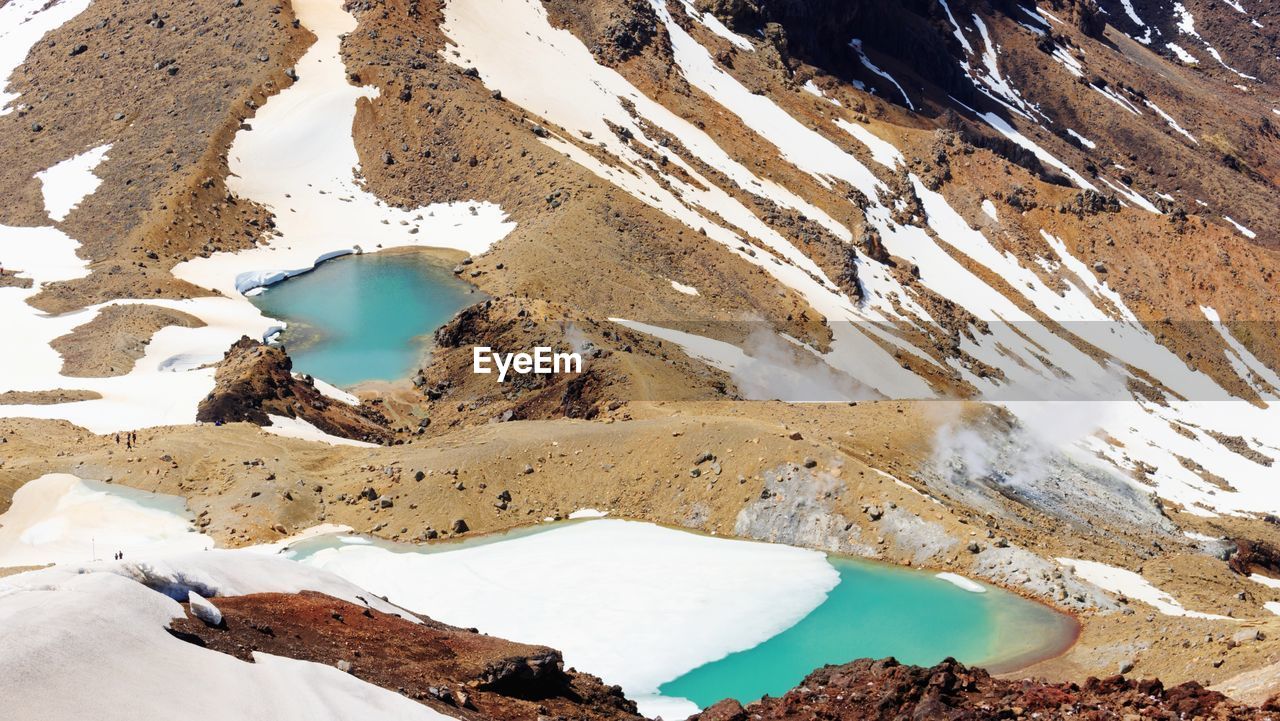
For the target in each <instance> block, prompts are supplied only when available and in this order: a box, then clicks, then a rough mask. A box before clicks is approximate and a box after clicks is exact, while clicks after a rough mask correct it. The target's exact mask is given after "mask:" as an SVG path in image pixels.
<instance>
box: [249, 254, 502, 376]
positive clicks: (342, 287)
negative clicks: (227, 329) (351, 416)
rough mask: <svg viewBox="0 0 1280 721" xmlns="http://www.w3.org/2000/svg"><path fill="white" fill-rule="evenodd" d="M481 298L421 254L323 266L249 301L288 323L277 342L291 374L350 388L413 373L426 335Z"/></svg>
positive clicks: (353, 258)
mask: <svg viewBox="0 0 1280 721" xmlns="http://www.w3.org/2000/svg"><path fill="white" fill-rule="evenodd" d="M482 297H483V296H481V295H479V294H478V293H475V292H473V289H472V287H471V286H470V285H468V284H466V283H464V282H463V281H461V280H459V279H458V278H457V277H455V276H454V275H453V272H452V271H451V266H448V265H446V264H444V263H443V262H441V261H438V260H435V259H433V258H430V257H428V256H426V255H425V254H422V253H390V254H388V253H371V254H365V255H352V256H346V257H343V258H337V259H334V260H330V261H328V262H326V263H322V264H320V265H319V266H317V267H316V269H315V270H313V271H311V272H310V273H306V274H304V275H300V276H297V277H294V278H290V279H289V280H286V281H284V282H282V283H277V284H276V285H273V286H270V287H269V288H268V289H267V290H266V292H264V293H262V294H260V295H256V296H253V297H251V298H250V300H251V301H252V302H253V304H254V305H256V306H258V308H259V309H261V310H262V312H263V313H265V314H266V315H268V316H271V317H273V318H279V319H281V320H284V321H287V322H288V323H289V327H288V329H286V330H285V332H284V333H283V334H282V335H281V336H280V340H281V342H283V343H284V345H285V346H286V347H287V348H288V350H289V355H290V356H291V357H292V358H293V369H294V370H295V371H297V372H299V373H309V374H311V375H313V376H315V377H317V378H320V379H321V380H325V381H328V382H329V383H332V384H334V385H337V386H342V387H350V386H353V385H356V384H358V383H362V382H364V381H371V380H398V379H401V378H405V377H407V376H409V375H410V374H412V373H413V371H414V369H416V368H417V367H418V364H419V362H420V361H421V360H422V355H423V353H424V352H425V350H426V347H427V343H428V342H429V340H430V335H431V333H432V332H433V331H435V329H437V328H439V327H440V326H441V325H443V324H444V323H445V322H446V321H448V320H449V319H450V318H451V317H453V314H454V313H456V312H458V311H459V310H460V309H462V308H464V307H466V306H468V305H471V304H473V303H475V302H477V301H479V300H481V299H482Z"/></svg>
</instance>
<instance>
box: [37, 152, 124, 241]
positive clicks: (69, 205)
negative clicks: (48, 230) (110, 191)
mask: <svg viewBox="0 0 1280 721" xmlns="http://www.w3.org/2000/svg"><path fill="white" fill-rule="evenodd" d="M109 150H111V144H110V143H107V144H106V145H99V146H98V147H96V148H92V149H90V150H86V151H84V152H83V153H81V154H79V155H77V156H74V157H72V158H68V159H66V160H64V161H62V162H61V163H58V164H57V165H54V166H53V167H51V168H48V169H46V170H42V171H40V172H38V173H36V179H37V180H39V181H40V191H41V193H43V194H44V209H45V212H46V213H47V214H48V215H49V218H50V219H52V220H55V221H58V222H61V221H62V220H64V219H65V218H66V217H67V214H68V213H70V212H71V211H72V209H74V208H75V207H76V206H77V205H79V204H80V201H82V200H84V199H85V198H87V197H88V196H90V195H92V194H93V191H95V190H97V189H98V186H99V185H102V178H99V177H98V176H96V175H94V174H93V170H94V168H97V167H98V166H99V165H101V164H102V161H104V160H106V159H107V151H109Z"/></svg>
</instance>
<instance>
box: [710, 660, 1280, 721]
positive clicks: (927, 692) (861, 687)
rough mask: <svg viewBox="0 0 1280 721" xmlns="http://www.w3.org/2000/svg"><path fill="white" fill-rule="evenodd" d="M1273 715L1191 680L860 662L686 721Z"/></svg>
mask: <svg viewBox="0 0 1280 721" xmlns="http://www.w3.org/2000/svg"><path fill="white" fill-rule="evenodd" d="M1277 717H1280V698H1273V699H1271V700H1270V701H1268V702H1267V703H1265V704H1263V705H1262V706H1261V707H1260V708H1254V707H1249V706H1245V705H1242V704H1238V703H1235V702H1233V701H1232V700H1231V699H1229V698H1227V697H1226V696H1223V695H1222V694H1220V693H1218V692H1216V691H1210V690H1208V689H1206V688H1204V687H1203V686H1201V685H1200V684H1198V683H1195V682H1190V683H1184V684H1181V685H1178V686H1173V687H1170V688H1165V687H1164V685H1163V684H1161V683H1160V682H1159V681H1157V680H1144V681H1135V680H1132V679H1126V678H1124V677H1123V676H1113V677H1110V678H1106V679H1097V678H1090V679H1088V680H1086V681H1085V682H1084V683H1083V684H1074V683H1045V682H1042V681H1035V680H1016V681H1014V680H1005V679H997V678H992V677H991V675H990V674H988V673H987V672H986V671H983V670H982V669H979V668H968V667H966V666H964V665H963V664H960V663H958V662H957V661H955V660H953V659H947V660H945V661H943V662H942V663H940V664H938V665H936V666H933V667H931V668H922V667H920V666H905V665H902V664H899V663H898V662H897V661H894V660H893V659H884V660H881V661H873V660H871V659H861V660H858V661H854V662H852V663H848V664H845V665H843V666H827V667H825V668H821V669H819V670H817V671H814V672H813V673H811V674H809V676H808V677H806V678H805V680H804V681H803V682H801V683H800V685H799V686H797V687H796V688H795V689H793V690H791V691H789V692H787V693H786V694H785V695H784V696H782V697H781V698H769V697H765V698H764V699H761V700H760V701H758V702H756V703H753V704H750V705H749V706H747V707H746V708H745V709H744V708H743V707H742V705H741V704H739V703H738V702H737V701H732V700H729V701H721V702H720V703H718V704H716V705H714V706H712V707H710V708H708V709H707V710H706V711H703V712H702V713H701V714H698V715H697V716H693V717H691V718H690V719H689V721H747V720H748V719H750V720H751V721H774V720H775V719H777V720H781V719H788V721H817V720H818V719H823V720H824V721H900V720H902V721H905V720H907V719H911V720H912V721H943V720H946V721H962V720H963V721H979V720H986V719H1022V718H1027V719H1032V718H1034V719H1045V720H1050V719H1064V720H1065V719H1097V720H1098V721H1101V720H1103V719H1117V720H1120V719H1134V720H1136V719H1221V720H1223V721H1226V720H1227V719H1230V720H1231V721H1247V720H1251V719H1257V720H1261V719H1274V718H1277Z"/></svg>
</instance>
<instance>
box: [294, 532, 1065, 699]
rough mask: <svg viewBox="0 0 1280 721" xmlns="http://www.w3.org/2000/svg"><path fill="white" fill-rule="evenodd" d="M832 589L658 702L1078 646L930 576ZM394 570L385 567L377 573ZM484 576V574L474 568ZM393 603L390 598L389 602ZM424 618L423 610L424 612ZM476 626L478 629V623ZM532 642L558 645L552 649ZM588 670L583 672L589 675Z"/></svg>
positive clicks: (994, 664) (884, 570)
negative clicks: (827, 672)
mask: <svg viewBox="0 0 1280 721" xmlns="http://www.w3.org/2000/svg"><path fill="white" fill-rule="evenodd" d="M591 522H592V521H568V522H563V523H548V524H540V525H538V526H533V527H527V528H522V529H517V530H513V531H508V532H506V533H499V534H491V535H485V536H477V537H474V538H469V539H466V540H461V541H445V542H435V543H429V544H408V543H396V542H391V541H384V540H380V539H375V538H370V537H367V536H349V535H324V536H319V537H315V538H311V539H308V540H304V541H300V542H298V543H295V544H293V545H292V546H290V548H289V550H288V552H287V553H286V555H288V556H289V557H291V558H293V559H295V560H298V561H302V562H307V561H308V559H310V558H311V557H313V556H315V555H316V554H318V553H320V552H322V551H327V550H331V549H338V548H342V547H343V546H349V545H353V544H355V545H373V546H377V547H380V548H382V549H385V550H388V551H391V552H393V553H395V554H428V555H429V554H436V553H448V552H450V551H454V550H458V549H462V548H474V547H476V546H487V545H490V544H498V545H501V544H505V543H513V542H515V543H518V542H519V541H520V540H521V539H523V538H526V537H528V536H531V535H536V534H539V533H545V532H548V531H552V530H554V529H556V528H560V527H563V526H565V525H567V524H573V523H591ZM827 562H828V563H830V564H831V565H832V567H833V568H834V569H835V570H836V571H837V572H838V574H839V582H838V584H837V585H836V587H835V588H834V589H833V590H832V591H831V592H830V593H829V594H828V595H827V598H826V599H825V601H824V602H823V603H821V604H820V605H819V606H818V607H817V608H815V609H813V610H812V611H811V612H810V613H809V614H808V615H807V616H805V617H804V618H803V619H801V620H800V621H799V622H798V623H796V624H795V625H793V626H791V627H790V628H788V629H787V630H785V631H783V632H781V633H779V634H777V635H775V636H773V637H772V638H769V639H767V640H766V641H764V642H762V643H759V644H757V645H756V646H754V647H752V648H749V649H746V650H744V651H740V652H737V653H732V654H730V655H728V656H726V657H724V658H721V659H719V660H716V661H712V662H710V663H707V664H705V665H703V666H701V667H698V668H695V669H693V670H692V671H689V672H688V673H685V674H684V675H682V676H680V677H678V678H675V679H672V680H669V681H667V682H666V683H663V684H661V685H660V686H659V688H658V689H657V690H658V692H659V693H660V694H661V695H662V696H664V697H670V698H685V699H689V700H690V701H692V702H694V703H695V704H697V705H698V706H700V707H704V708H705V707H706V706H709V705H711V704H713V703H715V702H717V701H720V700H722V699H725V698H735V699H737V700H739V701H741V702H742V703H744V704H745V703H748V702H751V701H754V700H756V699H758V698H760V697H761V696H763V695H765V694H769V695H773V696H777V695H781V694H783V693H785V692H786V691H788V690H790V689H791V688H793V687H794V686H796V685H797V684H798V683H799V682H800V681H801V680H802V679H803V678H804V677H805V676H807V675H808V674H809V673H811V672H812V671H813V670H815V669H817V668H819V667H821V666H823V665H825V664H841V663H846V662H848V661H852V660H854V659H858V658H884V657H887V656H893V657H895V658H897V659H898V660H899V661H901V662H903V663H911V664H920V665H931V664H934V663H937V662H938V661H941V660H942V659H944V658H946V657H948V656H951V657H954V658H956V659H958V660H960V661H962V662H964V663H968V664H974V665H981V666H983V667H985V668H987V669H989V670H992V671H996V672H999V671H1011V670H1015V669H1017V668H1020V667H1023V666H1026V665H1029V664H1030V663H1033V662H1035V661H1037V660H1040V659H1044V658H1049V657H1052V656H1055V655H1057V654H1059V653H1061V652H1063V651H1065V650H1066V649H1067V648H1068V647H1069V646H1070V645H1071V644H1072V643H1073V642H1074V640H1075V637H1076V633H1077V630H1078V626H1077V624H1076V622H1075V620H1074V619H1072V618H1071V617H1069V616H1066V615H1063V614H1060V613H1057V612H1055V611H1053V610H1052V609H1050V608H1049V607H1047V606H1044V605H1041V604H1039V603H1035V602H1033V601H1029V600H1027V599H1024V598H1022V597H1020V596H1018V595H1016V594H1013V593H1010V592H1008V591H1004V590H1002V589H999V588H996V587H993V586H986V585H983V586H982V588H983V589H984V592H982V593H976V592H973V591H969V590H965V589H963V588H960V587H959V586H957V585H955V584H953V583H950V582H947V581H945V580H942V579H940V578H938V577H937V576H936V575H935V574H934V573H933V572H928V571H920V570H914V569H909V568H901V567H897V566H891V565H887V564H881V563H875V562H872V561H865V560H861V559H854V558H845V557H838V556H831V555H829V556H827ZM392 568H393V567H390V566H387V567H382V571H383V572H387V573H402V572H403V569H401V570H398V571H393V570H392ZM476 573H477V574H479V575H481V576H484V575H486V574H487V573H488V572H487V571H486V570H485V569H484V568H482V567H481V568H477V569H476ZM391 600H392V601H393V602H395V601H397V599H396V598H392V599H391ZM426 610H428V611H429V610H430V609H429V608H427V609H426ZM475 622H476V623H479V624H481V625H483V624H482V620H480V619H477V620H476V621H475ZM539 642H544V643H549V645H553V646H554V645H555V644H554V640H553V639H540V641H539ZM587 670H590V669H587Z"/></svg>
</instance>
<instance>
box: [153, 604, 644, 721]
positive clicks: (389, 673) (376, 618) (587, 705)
mask: <svg viewBox="0 0 1280 721" xmlns="http://www.w3.org/2000/svg"><path fill="white" fill-rule="evenodd" d="M217 601H218V610H219V611H221V615H222V618H221V621H222V623H221V625H219V626H217V627H214V626H210V625H208V624H207V623H205V622H203V621H200V620H196V619H182V620H178V621H175V622H174V623H173V625H172V626H171V632H172V633H173V634H174V635H175V636H177V637H179V638H181V639H183V640H186V641H189V642H191V643H195V644H197V645H200V646H203V647H205V648H209V649H213V650H215V651H221V652H223V653H226V654H230V655H232V656H235V657H237V658H240V659H242V660H245V661H252V660H253V653H254V652H255V651H261V652H264V653H270V654H273V655H276V656H284V657H286V658H294V659H299V660H304V661H314V662H316V663H323V664H327V665H331V666H335V667H337V668H339V669H342V670H344V671H346V672H347V673H350V674H352V675H354V676H356V677H358V678H360V679H361V680H363V681H366V682H368V683H371V684H375V685H378V686H381V687H383V688H387V689H390V690H392V691H397V692H399V693H401V694H403V695H404V696H406V697H408V698H411V699H414V700H416V701H418V702H419V703H422V704H424V705H427V706H430V707H432V708H435V709H436V710H438V711H441V712H443V713H446V714H448V715H449V716H452V717H454V718H459V719H465V720H466V721H480V720H482V719H491V720H494V721H499V720H500V721H507V720H514V719H522V720H523V719H527V720H528V721H535V720H536V719H573V720H574V721H641V717H640V716H639V714H637V713H636V706H635V703H634V702H632V701H628V700H627V699H626V698H625V697H624V696H623V695H622V691H621V689H619V688H618V687H617V686H606V685H605V684H604V683H602V682H601V681H600V679H599V678H597V677H595V676H591V675H589V674H585V673H580V672H577V671H574V670H572V669H570V670H568V671H566V670H565V668H564V660H563V659H562V658H561V656H560V652H559V651H556V650H554V649H550V648H547V647H545V646H530V645H526V644H521V643H514V642H511V641H505V640H503V639H500V638H494V637H492V636H486V635H483V634H480V633H478V632H476V630H475V629H460V628H454V627H452V626H447V625H445V624H441V623H437V622H435V621H432V620H430V619H423V622H422V623H414V622H412V621H410V620H407V619H404V618H400V617H398V616H393V615H389V614H386V613H381V612H379V611H374V610H372V609H370V608H367V607H364V606H359V605H356V604H352V603H347V602H346V601H341V600H339V599H336V598H333V597H331V596H326V595H324V594H320V593H313V592H309V591H303V592H302V593H299V594H283V593H262V594H251V595H247V596H231V597H226V598H219V599H217Z"/></svg>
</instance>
